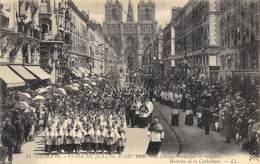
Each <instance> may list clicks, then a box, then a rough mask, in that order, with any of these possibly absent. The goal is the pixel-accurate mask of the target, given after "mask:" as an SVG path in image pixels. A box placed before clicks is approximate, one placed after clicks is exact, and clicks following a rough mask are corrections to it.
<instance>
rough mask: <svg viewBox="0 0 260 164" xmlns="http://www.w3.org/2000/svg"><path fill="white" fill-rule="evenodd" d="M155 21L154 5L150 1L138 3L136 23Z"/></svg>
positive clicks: (142, 0)
mask: <svg viewBox="0 0 260 164" xmlns="http://www.w3.org/2000/svg"><path fill="white" fill-rule="evenodd" d="M154 21H155V4H154V2H153V1H152V0H148V1H147V0H146V1H144V0H141V1H140V2H139V3H138V22H154Z"/></svg>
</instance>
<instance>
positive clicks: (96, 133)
mask: <svg viewBox="0 0 260 164" xmlns="http://www.w3.org/2000/svg"><path fill="white" fill-rule="evenodd" d="M100 135H101V133H100V131H99V130H97V131H94V133H93V138H92V143H99V137H100Z"/></svg>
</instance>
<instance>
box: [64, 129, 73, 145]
mask: <svg viewBox="0 0 260 164" xmlns="http://www.w3.org/2000/svg"><path fill="white" fill-rule="evenodd" d="M72 143H73V131H70V132H68V131H66V132H65V144H72Z"/></svg>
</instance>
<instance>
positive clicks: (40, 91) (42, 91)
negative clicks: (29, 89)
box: [35, 88, 48, 95]
mask: <svg viewBox="0 0 260 164" xmlns="http://www.w3.org/2000/svg"><path fill="white" fill-rule="evenodd" d="M47 92H48V89H46V88H39V89H36V91H35V93H36V94H38V95H39V94H44V93H47Z"/></svg>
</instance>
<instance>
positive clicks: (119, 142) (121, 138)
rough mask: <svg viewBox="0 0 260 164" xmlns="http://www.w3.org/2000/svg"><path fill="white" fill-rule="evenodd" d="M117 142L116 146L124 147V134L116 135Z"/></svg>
mask: <svg viewBox="0 0 260 164" xmlns="http://www.w3.org/2000/svg"><path fill="white" fill-rule="evenodd" d="M117 138H118V140H117V144H118V146H125V143H126V134H125V132H121V133H120V134H118V137H117Z"/></svg>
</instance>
